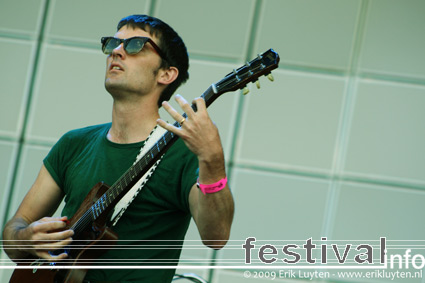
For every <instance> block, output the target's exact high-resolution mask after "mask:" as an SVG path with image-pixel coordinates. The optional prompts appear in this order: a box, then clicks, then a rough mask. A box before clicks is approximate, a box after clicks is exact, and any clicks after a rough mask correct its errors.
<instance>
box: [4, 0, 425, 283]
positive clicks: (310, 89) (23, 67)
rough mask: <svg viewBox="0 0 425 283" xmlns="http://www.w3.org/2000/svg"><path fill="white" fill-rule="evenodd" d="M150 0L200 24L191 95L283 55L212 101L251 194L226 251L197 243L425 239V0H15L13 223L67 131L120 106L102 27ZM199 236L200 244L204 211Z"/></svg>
mask: <svg viewBox="0 0 425 283" xmlns="http://www.w3.org/2000/svg"><path fill="white" fill-rule="evenodd" d="M137 13H147V14H150V15H153V16H157V17H159V18H161V19H163V20H164V21H166V22H168V23H169V24H170V25H171V26H173V27H174V28H175V29H176V30H177V31H178V32H179V34H180V35H181V36H182V37H183V39H184V40H185V42H186V44H187V47H188V50H189V53H190V56H191V62H190V63H191V67H190V75H191V79H190V80H189V82H188V83H187V84H186V85H184V86H183V87H181V89H180V90H179V91H178V92H179V93H181V94H182V95H183V96H185V97H186V98H188V99H191V98H193V97H196V96H199V95H200V94H201V93H202V92H203V91H204V90H205V89H206V88H207V87H208V86H209V85H210V84H211V83H213V82H216V81H218V80H220V79H221V78H222V77H223V76H224V75H226V74H227V73H229V72H230V71H231V70H232V69H233V68H237V67H239V66H240V65H242V64H244V62H246V61H247V60H250V59H251V58H253V57H255V56H256V54H257V53H261V52H263V51H265V50H266V49H268V48H273V49H275V50H276V51H277V52H279V54H280V57H281V64H280V67H279V69H278V70H276V71H275V72H274V73H273V74H274V77H275V82H273V83H270V82H268V80H267V79H266V78H261V79H260V82H261V89H260V90H257V89H256V88H255V86H251V85H250V86H249V87H250V88H251V92H250V94H249V95H247V96H242V95H241V94H240V92H239V91H238V92H234V93H228V94H225V95H224V96H223V97H222V98H220V99H219V100H218V101H217V102H216V103H215V104H214V105H212V106H211V110H210V113H211V115H212V117H213V119H214V120H215V121H216V123H217V125H218V127H219V129H220V131H221V135H222V140H223V143H224V146H225V153H226V158H227V163H228V174H229V176H230V180H231V187H232V190H233V193H234V196H235V200H236V215H235V219H234V225H233V231H232V235H231V240H232V241H230V243H229V245H228V246H227V247H226V248H225V249H223V250H222V251H220V252H218V253H214V252H212V251H211V250H208V249H206V248H205V249H204V248H200V246H195V248H190V247H189V246H187V248H186V249H185V250H184V252H183V259H194V258H196V259H197V260H198V262H204V261H205V262H210V260H211V262H213V260H216V263H219V264H222V263H224V262H226V260H227V262H230V259H238V260H239V262H240V261H241V260H243V257H244V254H243V252H244V251H243V250H242V249H241V246H240V245H241V244H242V242H243V241H244V240H245V238H247V237H250V236H253V237H256V238H257V239H258V240H306V239H308V238H310V237H312V238H313V239H314V240H320V238H321V237H327V238H328V240H332V239H333V240H353V239H356V240H378V239H379V237H380V236H385V237H387V238H388V239H389V240H394V241H395V240H404V241H406V240H425V225H424V221H423V216H424V214H425V205H424V204H425V192H424V189H425V150H424V144H425V28H424V27H425V16H424V15H425V1H423V0H404V1H399V0H233V1H226V0H215V1H206V0H198V1H196V0H174V1H172V0H123V1H113V0H74V1H65V0H0V64H1V67H2V68H1V71H0V74H1V75H0V195H1V200H0V203H1V207H0V224H1V225H2V226H3V225H4V223H5V221H6V220H7V219H8V218H10V217H11V216H12V214H13V213H14V211H15V210H16V208H17V206H18V204H19V203H20V201H21V199H22V197H23V196H24V194H25V192H26V191H27V190H28V189H29V187H30V186H31V184H32V182H33V181H34V179H35V177H36V175H37V173H38V170H39V168H40V166H41V163H42V159H43V158H44V156H45V155H46V154H47V152H48V150H49V149H50V147H51V146H52V145H53V144H54V143H55V141H56V140H57V139H58V138H59V137H60V136H61V135H62V134H63V133H65V132H66V131H68V130H71V129H74V128H79V127H83V126H87V125H91V124H96V123H103V122H108V121H110V111H111V98H110V96H109V94H107V93H106V91H105V90H104V89H103V77H104V67H105V56H104V55H103V54H102V53H101V51H100V44H99V41H100V37H102V36H106V35H113V34H114V32H115V26H116V24H117V22H118V21H119V19H121V18H122V17H124V16H127V15H130V14H137ZM187 238H188V240H194V242H189V241H188V243H191V244H195V245H199V241H198V239H199V237H198V236H197V233H196V231H195V230H194V228H193V227H191V229H190V231H189V233H188V237H187ZM422 243H423V242H422ZM263 244H264V242H263ZM280 255H281V256H282V254H280ZM2 257H3V258H4V257H5V256H4V253H3V254H2ZM233 263H235V262H233ZM181 271H186V270H181ZM191 271H192V272H193V271H195V272H197V273H198V274H200V275H203V276H204V277H206V278H210V279H211V280H212V281H213V282H269V281H270V280H260V279H257V280H254V279H252V278H251V279H250V280H248V279H244V277H243V275H242V272H243V270H232V269H230V270H224V269H223V270H221V269H219V270H208V269H205V270H191ZM9 273H10V270H1V269H0V277H1V276H3V278H8V274H9ZM5 280H7V279H4V280H3V281H5ZM335 280H336V281H338V282H349V281H344V280H343V279H341V278H339V279H338V278H336V279H335ZM282 281H283V282H290V281H284V280H282ZM291 282H292V281H291ZM296 282H299V280H296ZM329 282H330V281H329ZM332 282H335V281H332ZM356 282H366V281H364V280H360V281H359V280H357V281H356ZM374 282H385V280H383V281H382V280H381V281H379V280H375V281H374ZM395 282H397V281H395ZM402 282H424V281H423V280H422V279H411V280H404V281H402Z"/></svg>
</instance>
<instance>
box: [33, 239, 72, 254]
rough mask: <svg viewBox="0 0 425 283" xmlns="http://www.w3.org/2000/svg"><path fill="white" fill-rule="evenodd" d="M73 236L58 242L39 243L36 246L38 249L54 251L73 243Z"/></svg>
mask: <svg viewBox="0 0 425 283" xmlns="http://www.w3.org/2000/svg"><path fill="white" fill-rule="evenodd" d="M72 241H73V239H72V238H67V239H64V240H62V241H57V242H44V243H38V244H37V246H36V249H37V250H43V251H49V252H53V251H56V250H59V249H63V248H64V247H66V246H69V245H70V244H71V243H72Z"/></svg>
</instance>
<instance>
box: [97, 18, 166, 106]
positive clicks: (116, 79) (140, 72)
mask: <svg viewBox="0 0 425 283" xmlns="http://www.w3.org/2000/svg"><path fill="white" fill-rule="evenodd" d="M134 36H144V37H149V38H151V39H152V40H153V41H154V42H155V43H158V39H157V38H156V37H154V36H151V35H150V34H149V33H148V32H146V31H144V30H142V29H138V28H135V29H133V28H132V27H129V26H123V27H122V28H121V29H120V30H119V31H118V32H117V33H116V34H115V35H114V37H116V38H121V39H127V38H130V37H134ZM160 65H161V57H160V56H159V55H158V53H157V52H156V51H155V49H154V48H153V47H152V45H151V44H150V43H148V42H147V43H146V44H145V45H144V47H143V49H142V50H141V51H140V52H139V53H137V54H133V55H129V54H127V52H126V51H125V50H124V46H123V44H122V43H121V44H120V45H119V46H118V47H117V48H115V49H114V51H113V52H112V54H110V55H108V57H107V59H106V74H105V88H106V89H107V90H108V92H109V93H111V95H112V96H113V97H114V98H117V99H119V98H126V97H127V98H128V97H129V96H130V95H136V96H140V95H148V94H150V93H152V92H154V91H155V88H156V87H158V85H157V83H156V81H157V71H158V69H159V66H160Z"/></svg>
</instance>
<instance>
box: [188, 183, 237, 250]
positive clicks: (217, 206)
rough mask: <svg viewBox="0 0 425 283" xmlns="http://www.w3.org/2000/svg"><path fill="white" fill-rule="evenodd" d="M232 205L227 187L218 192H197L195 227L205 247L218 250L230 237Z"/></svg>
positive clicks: (231, 198)
mask: <svg viewBox="0 0 425 283" xmlns="http://www.w3.org/2000/svg"><path fill="white" fill-rule="evenodd" d="M233 211H234V203H233V197H232V194H231V192H230V189H229V187H228V186H226V187H225V188H224V189H222V190H221V191H219V192H216V193H212V194H206V195H204V194H202V193H201V192H198V209H197V217H196V221H197V223H196V224H197V226H198V230H199V233H200V235H201V238H202V241H203V243H204V244H205V245H207V246H209V247H211V248H214V249H220V248H222V247H224V245H225V244H226V243H227V240H228V239H229V236H230V228H231V225H232V221H233Z"/></svg>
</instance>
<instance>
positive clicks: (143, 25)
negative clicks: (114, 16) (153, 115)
mask: <svg viewBox="0 0 425 283" xmlns="http://www.w3.org/2000/svg"><path fill="white" fill-rule="evenodd" d="M123 26H129V27H132V28H140V29H142V30H144V31H146V32H148V33H149V34H151V35H153V36H155V37H157V38H158V39H159V42H158V43H157V44H158V46H159V48H161V50H162V51H163V52H164V53H165V56H166V58H167V60H164V59H162V62H161V68H168V67H170V66H173V67H176V68H177V69H178V70H179V75H178V77H177V79H176V80H175V81H173V82H172V83H171V84H169V85H168V86H167V87H166V88H165V89H164V90H163V91H162V93H161V96H160V97H159V100H158V106H159V107H161V104H162V102H163V101H168V100H169V99H170V97H171V96H172V95H173V93H174V92H175V91H176V89H177V88H178V87H179V86H180V85H181V84H182V83H184V82H186V81H187V79H188V78H189V73H188V69H189V56H188V54H187V49H186V46H185V44H184V42H183V40H182V39H181V38H180V36H179V35H178V34H177V32H175V31H174V29H172V28H171V27H170V26H169V25H168V24H166V23H164V22H163V21H161V20H160V19H157V18H154V17H151V16H147V15H132V16H128V17H125V18H123V19H121V21H120V22H119V23H118V26H117V31H119V30H120V29H121V28H122V27H123Z"/></svg>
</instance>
